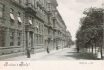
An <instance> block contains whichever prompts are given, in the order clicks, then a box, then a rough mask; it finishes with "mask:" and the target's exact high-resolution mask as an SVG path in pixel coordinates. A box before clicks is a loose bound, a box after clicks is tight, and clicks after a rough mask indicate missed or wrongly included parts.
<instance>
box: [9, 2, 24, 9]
mask: <svg viewBox="0 0 104 70" xmlns="http://www.w3.org/2000/svg"><path fill="white" fill-rule="evenodd" d="M11 1H12V2H13V3H14V4H16V5H17V6H19V7H21V8H24V4H23V3H22V2H21V3H19V2H18V1H17V0H11Z"/></svg>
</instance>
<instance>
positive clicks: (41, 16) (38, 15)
mask: <svg viewBox="0 0 104 70" xmlns="http://www.w3.org/2000/svg"><path fill="white" fill-rule="evenodd" d="M36 17H37V18H39V19H40V20H41V21H43V22H44V17H43V14H42V13H40V12H39V11H37V13H36Z"/></svg>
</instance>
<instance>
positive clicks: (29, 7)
mask: <svg viewBox="0 0 104 70" xmlns="http://www.w3.org/2000/svg"><path fill="white" fill-rule="evenodd" d="M25 10H26V12H27V13H31V14H32V15H35V14H36V13H37V10H36V8H35V7H34V6H33V5H32V4H31V3H27V4H26V8H25Z"/></svg>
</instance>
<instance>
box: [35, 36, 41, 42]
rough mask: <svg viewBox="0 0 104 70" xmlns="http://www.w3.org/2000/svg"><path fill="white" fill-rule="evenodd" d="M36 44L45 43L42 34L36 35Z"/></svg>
mask: <svg viewBox="0 0 104 70" xmlns="http://www.w3.org/2000/svg"><path fill="white" fill-rule="evenodd" d="M35 40H36V44H43V37H42V36H36V39H35Z"/></svg>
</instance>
